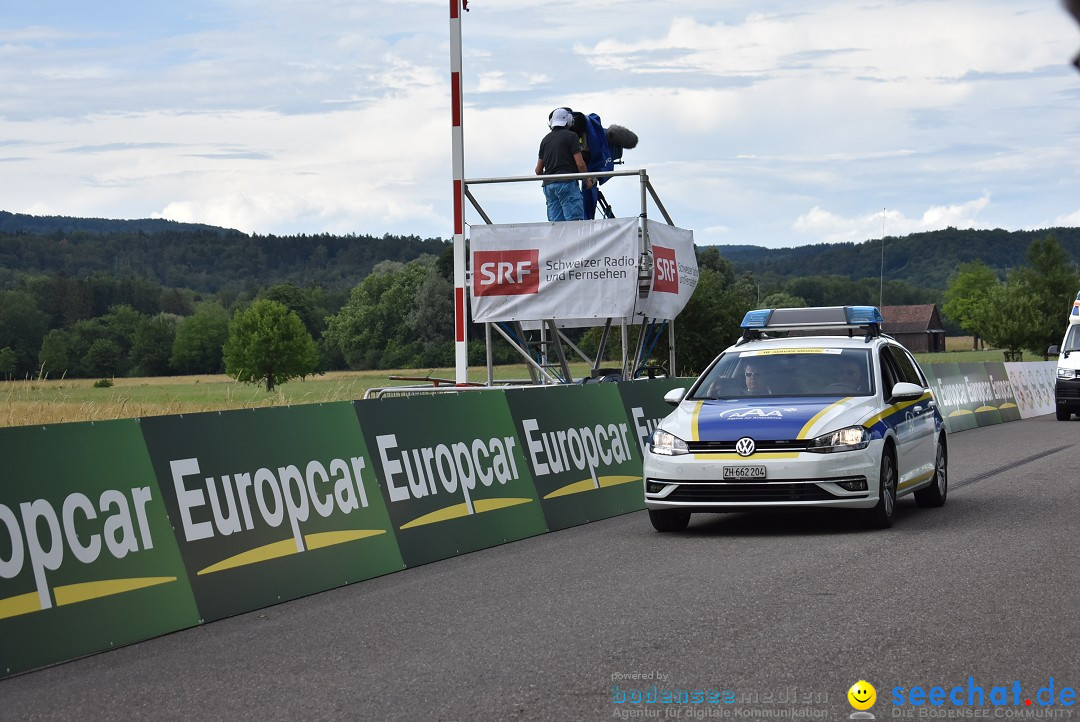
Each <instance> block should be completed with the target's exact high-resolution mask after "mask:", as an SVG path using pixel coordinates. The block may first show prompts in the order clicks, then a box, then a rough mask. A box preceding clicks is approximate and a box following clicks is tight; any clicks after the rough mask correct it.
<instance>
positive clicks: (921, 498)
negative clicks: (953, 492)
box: [915, 440, 949, 506]
mask: <svg viewBox="0 0 1080 722" xmlns="http://www.w3.org/2000/svg"><path fill="white" fill-rule="evenodd" d="M948 465H949V452H948V450H947V449H946V448H945V444H944V443H942V440H939V441H938V445H937V456H936V458H935V460H934V480H933V481H932V482H930V486H928V487H926V488H925V489H919V490H918V491H916V492H915V503H916V504H918V505H919V506H943V505H944V504H945V497H946V496H947V495H948V493H949V473H948Z"/></svg>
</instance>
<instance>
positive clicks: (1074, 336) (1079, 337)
mask: <svg viewBox="0 0 1080 722" xmlns="http://www.w3.org/2000/svg"><path fill="white" fill-rule="evenodd" d="M1061 350H1062V352H1065V351H1080V324H1077V325H1075V326H1069V330H1068V332H1067V333H1066V334H1065V343H1064V344H1063V345H1062V347H1061Z"/></svg>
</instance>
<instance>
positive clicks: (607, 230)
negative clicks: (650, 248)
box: [469, 218, 639, 323]
mask: <svg viewBox="0 0 1080 722" xmlns="http://www.w3.org/2000/svg"><path fill="white" fill-rule="evenodd" d="M638 246H639V243H638V219H637V218H604V219H597V220H594V221H571V222H563V223H524V224H512V225H498V224H495V225H484V226H473V228H472V232H471V235H470V249H471V250H470V253H471V256H470V268H471V270H472V284H471V285H470V287H469V290H470V293H471V303H472V318H473V321H475V322H477V323H481V322H488V321H529V320H542V319H548V318H559V319H607V318H616V319H621V318H629V317H631V316H632V315H633V312H634V302H635V300H636V299H637V291H638V289H637V274H638V268H637V266H638V254H639V249H638Z"/></svg>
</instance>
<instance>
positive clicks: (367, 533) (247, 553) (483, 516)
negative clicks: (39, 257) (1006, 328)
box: [0, 363, 1053, 677]
mask: <svg viewBox="0 0 1080 722" xmlns="http://www.w3.org/2000/svg"><path fill="white" fill-rule="evenodd" d="M1044 367H1047V368H1050V369H1051V370H1050V372H1049V374H1048V373H1046V368H1044ZM1052 367H1053V364H1052V363H1051V364H1049V366H1048V365H1047V364H1008V365H1002V364H933V365H928V366H925V367H924V369H925V370H926V372H927V375H928V376H929V377H931V385H932V386H933V388H934V393H935V397H936V398H937V399H938V403H939V404H940V405H941V407H942V413H943V415H944V416H945V419H946V424H947V425H948V428H949V430H950V431H957V430H961V429H963V428H973V427H974V426H976V425H979V424H984V423H1001V422H1002V421H1010V420H1014V419H1017V418H1019V417H1020V416H1021V413H1022V411H1025V412H1026V413H1028V414H1031V415H1034V414H1036V413H1037V412H1038V410H1039V409H1040V408H1043V407H1045V406H1046V403H1045V397H1046V396H1047V394H1048V393H1049V397H1050V399H1051V401H1052V393H1053V389H1052V383H1053V376H1052ZM1032 369H1034V370H1035V372H1034V373H1032ZM1019 370H1023V371H1026V372H1027V373H1026V374H1025V377H1024V381H1023V382H1022V383H1024V384H1025V386H1024V387H1023V388H1024V389H1026V390H1025V391H1023V392H1022V393H1021V396H1022V397H1023V399H1030V400H1025V401H1024V403H1023V405H1022V407H1021V408H1018V406H1017V400H1016V396H1015V392H1014V390H1013V389H1014V386H1015V382H1012V381H1011V380H1010V379H1011V378H1012V377H1014V376H1016V374H1017V372H1018V371H1019ZM1044 377H1046V378H1044ZM1033 378H1034V379H1035V381H1032V379H1033ZM1046 379H1049V382H1048V383H1050V391H1049V392H1047V391H1046V389H1045V388H1042V386H1045V385H1046V383H1047V381H1046ZM690 383H691V380H690V379H669V380H658V381H636V382H627V383H618V384H611V383H601V384H589V385H585V386H566V387H544V388H540V389H519V390H514V391H508V392H500V391H482V392H469V393H461V394H452V395H447V396H434V397H432V396H428V397H414V398H405V399H386V400H381V401H359V402H342V403H338V404H314V405H309V406H295V407H283V408H266V409H254V410H245V411H231V412H223V413H209V414H193V415H184V416H168V417H154V418H147V419H143V420H142V421H141V423H140V421H139V420H123V421H110V422H104V423H81V424H58V425H53V426H44V427H39V426H35V427H20V428H6V429H0V460H2V461H0V677H4V676H8V675H12V674H17V673H19V672H23V671H27V670H30V669H34V668H36V667H41V666H44V665H48V664H53V663H56V662H61V661H64V660H68V659H73V658H76V657H79V656H83V655H86V654H91V653H94V652H98V651H102V650H106V649H110V648H112V647H117V646H120V645H124V644H129V643H132V642H137V641H140V640H143V639H148V638H150V637H154V636H158V635H161V634H166V633H168V632H172V631H176V630H178V629H183V628H185V627H190V626H194V625H197V624H200V623H202V622H204V621H211V620H214V619H220V618H222V617H224V616H228V615H231V614H239V613H242V612H246V611H251V610H254V609H258V608H261V607H265V606H269V605H272V604H275V603H277V602H279V601H284V600H287V599H293V598H296V597H298V596H302V595H306V594H312V593H315V592H319V591H323V590H325V589H330V588H332V587H336V586H339V585H342V584H347V583H351V582H354V581H360V580H363V579H368V578H371V577H374V576H377V575H380V574H385V573H388V572H391V571H395V570H398V569H401V568H403V567H404V566H406V565H410V566H411V565H417V564H422V563H425V562H428V561H434V560H436V559H443V558H446V557H448V556H453V555H456V554H462V553H465V552H468V551H473V550H476V549H482V548H485V547H490V546H494V545H497V544H501V543H503V542H506V541H512V540H515V539H521V538H524V537H527V536H531V535H534V534H541V533H543V532H545V531H549V530H555V529H562V528H565V527H568V526H573V525H575V524H581V523H585V522H587V521H595V520H597V519H602V518H605V517H609V516H614V515H616V514H622V513H625V512H627V511H634V510H637V509H641V508H642V507H643V500H642V493H641V487H640V478H641V458H642V453H643V449H644V444H645V443H646V442H647V439H648V436H649V435H650V434H651V433H652V430H653V429H654V428H655V425H656V424H657V423H658V422H659V420H660V419H662V418H663V417H664V416H666V415H667V413H668V412H669V410H670V409H671V407H670V406H668V405H667V404H666V403H664V401H663V395H664V394H665V393H666V392H667V391H669V390H670V389H672V388H676V387H679V386H689V385H690ZM1049 408H1050V410H1053V406H1052V404H1051V405H1050V406H1049Z"/></svg>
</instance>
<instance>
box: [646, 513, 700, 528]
mask: <svg viewBox="0 0 1080 722" xmlns="http://www.w3.org/2000/svg"><path fill="white" fill-rule="evenodd" d="M649 521H651V522H652V525H653V529H655V530H656V531H682V530H683V529H685V528H686V525H687V524H689V523H690V512H688V511H684V510H682V509H649Z"/></svg>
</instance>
